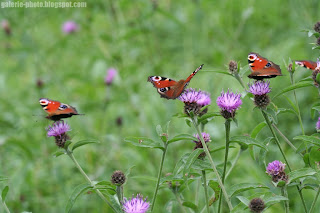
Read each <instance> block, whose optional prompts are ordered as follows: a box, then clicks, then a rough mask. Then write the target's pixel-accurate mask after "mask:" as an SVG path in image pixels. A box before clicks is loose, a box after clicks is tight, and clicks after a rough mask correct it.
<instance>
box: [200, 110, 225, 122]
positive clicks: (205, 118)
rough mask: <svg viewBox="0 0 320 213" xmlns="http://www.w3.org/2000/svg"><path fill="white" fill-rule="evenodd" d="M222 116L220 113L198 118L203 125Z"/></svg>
mask: <svg viewBox="0 0 320 213" xmlns="http://www.w3.org/2000/svg"><path fill="white" fill-rule="evenodd" d="M218 116H221V115H220V113H219V112H208V113H206V114H204V115H202V116H201V117H199V118H198V121H199V123H203V122H204V121H206V122H207V121H210V120H212V119H213V118H214V117H218Z"/></svg>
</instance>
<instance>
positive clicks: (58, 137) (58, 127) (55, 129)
mask: <svg viewBox="0 0 320 213" xmlns="http://www.w3.org/2000/svg"><path fill="white" fill-rule="evenodd" d="M46 130H47V136H48V137H55V142H56V144H57V146H58V147H60V148H63V147H64V144H65V142H66V141H67V140H69V139H70V138H69V136H68V135H67V134H66V133H67V132H68V131H70V130H71V129H70V126H69V125H68V124H67V123H65V122H64V121H56V122H54V123H53V124H52V126H50V125H49V126H48V127H47V128H46Z"/></svg>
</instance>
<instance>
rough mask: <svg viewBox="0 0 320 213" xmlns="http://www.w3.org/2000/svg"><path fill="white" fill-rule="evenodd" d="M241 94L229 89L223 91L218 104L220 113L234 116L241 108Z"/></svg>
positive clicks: (228, 116) (225, 115)
mask: <svg viewBox="0 0 320 213" xmlns="http://www.w3.org/2000/svg"><path fill="white" fill-rule="evenodd" d="M240 97H241V95H240V94H237V93H233V92H231V91H230V90H229V89H228V91H227V92H224V91H222V92H221V95H220V96H219V97H218V98H217V105H218V106H219V107H220V109H221V111H220V114H221V115H222V116H223V117H224V118H225V119H229V118H234V116H235V114H236V110H237V109H238V108H240V106H241V104H242V100H241V98H240Z"/></svg>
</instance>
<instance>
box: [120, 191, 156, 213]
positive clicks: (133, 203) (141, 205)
mask: <svg viewBox="0 0 320 213" xmlns="http://www.w3.org/2000/svg"><path fill="white" fill-rule="evenodd" d="M123 200H124V203H123V210H124V211H125V213H145V212H147V211H148V209H149V207H150V203H149V202H147V198H146V199H145V200H143V196H142V195H140V194H137V196H136V197H133V196H132V198H131V200H128V199H127V198H124V199H123Z"/></svg>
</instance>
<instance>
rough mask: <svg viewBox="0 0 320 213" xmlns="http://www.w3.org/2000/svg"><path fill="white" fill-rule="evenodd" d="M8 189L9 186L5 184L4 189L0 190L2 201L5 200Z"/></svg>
mask: <svg viewBox="0 0 320 213" xmlns="http://www.w3.org/2000/svg"><path fill="white" fill-rule="evenodd" d="M8 191H9V186H5V187H4V189H3V190H2V192H1V199H2V202H4V201H5V200H6V197H7V194H8Z"/></svg>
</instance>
